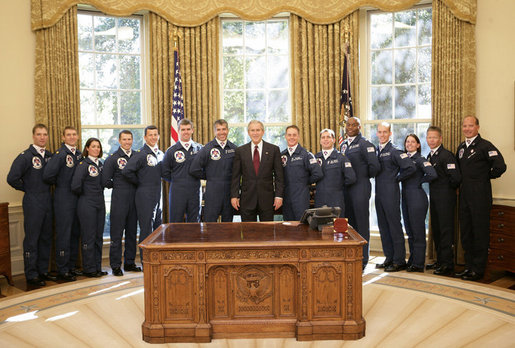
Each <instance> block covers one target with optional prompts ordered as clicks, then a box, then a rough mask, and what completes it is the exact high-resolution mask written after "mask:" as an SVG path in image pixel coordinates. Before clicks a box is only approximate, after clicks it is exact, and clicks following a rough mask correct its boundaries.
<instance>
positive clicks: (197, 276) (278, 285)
mask: <svg viewBox="0 0 515 348" xmlns="http://www.w3.org/2000/svg"><path fill="white" fill-rule="evenodd" d="M365 243H366V242H365V241H364V240H363V239H362V238H361V237H360V236H359V235H358V234H357V233H356V232H355V231H354V230H352V229H351V228H349V233H348V234H347V233H346V234H339V235H336V237H335V236H334V235H333V234H332V233H331V234H324V235H323V234H321V233H319V232H318V231H314V230H310V229H309V228H308V226H307V225H299V223H298V222H291V223H283V222H270V223H267V222H264V223H257V222H245V223H200V224H194V223H190V224H186V223H174V224H168V225H161V227H159V228H158V229H157V230H156V231H154V233H152V234H151V235H150V236H149V237H148V238H147V239H145V241H143V243H141V244H140V247H141V248H142V249H143V264H144V271H145V273H144V281H145V321H144V323H143V325H142V330H143V339H144V340H145V341H147V342H151V343H164V342H210V341H211V339H212V338H244V337H247V338H250V337H296V338H297V340H301V341H309V340H325V339H331V340H334V339H348V340H355V339H359V338H361V337H363V336H364V335H365V320H364V319H363V317H362V280H361V272H362V270H361V259H362V245H363V244H365Z"/></svg>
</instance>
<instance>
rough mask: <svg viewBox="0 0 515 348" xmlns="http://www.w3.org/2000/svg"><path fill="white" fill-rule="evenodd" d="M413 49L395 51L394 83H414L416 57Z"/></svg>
mask: <svg viewBox="0 0 515 348" xmlns="http://www.w3.org/2000/svg"><path fill="white" fill-rule="evenodd" d="M416 52H417V50H416V49H415V48H408V49H400V50H396V51H395V82H396V83H409V82H415V72H416V57H417V53H416Z"/></svg>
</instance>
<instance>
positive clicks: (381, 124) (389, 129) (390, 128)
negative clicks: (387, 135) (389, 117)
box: [377, 121, 392, 132]
mask: <svg viewBox="0 0 515 348" xmlns="http://www.w3.org/2000/svg"><path fill="white" fill-rule="evenodd" d="M379 126H383V127H386V128H388V131H389V132H391V131H392V125H391V124H389V123H388V122H384V121H383V122H381V123H379V124H378V125H377V128H379Z"/></svg>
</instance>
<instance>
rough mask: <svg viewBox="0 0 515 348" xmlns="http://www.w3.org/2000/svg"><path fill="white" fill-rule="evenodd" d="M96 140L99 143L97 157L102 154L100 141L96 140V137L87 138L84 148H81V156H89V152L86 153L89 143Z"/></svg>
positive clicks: (100, 156)
mask: <svg viewBox="0 0 515 348" xmlns="http://www.w3.org/2000/svg"><path fill="white" fill-rule="evenodd" d="M94 141H96V142H97V143H99V144H100V153H99V154H98V158H102V156H103V152H102V143H101V142H100V140H98V139H97V138H89V139H88V141H86V145H84V150H82V156H84V157H88V156H89V153H88V147H90V145H91V144H92V143H93V142H94Z"/></svg>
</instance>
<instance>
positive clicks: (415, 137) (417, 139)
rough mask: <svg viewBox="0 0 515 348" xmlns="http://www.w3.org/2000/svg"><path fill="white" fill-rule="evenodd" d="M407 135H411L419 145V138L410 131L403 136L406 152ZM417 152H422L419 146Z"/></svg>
mask: <svg viewBox="0 0 515 348" xmlns="http://www.w3.org/2000/svg"><path fill="white" fill-rule="evenodd" d="M409 137H412V138H413V139H415V140H416V141H417V144H419V145H420V139H419V138H418V136H417V135H416V134H413V133H410V134H408V135H406V138H404V151H406V152H407V151H408V150H406V140H408V138H409ZM417 152H418V153H420V152H422V150H421V146H419V147H418V149H417Z"/></svg>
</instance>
